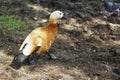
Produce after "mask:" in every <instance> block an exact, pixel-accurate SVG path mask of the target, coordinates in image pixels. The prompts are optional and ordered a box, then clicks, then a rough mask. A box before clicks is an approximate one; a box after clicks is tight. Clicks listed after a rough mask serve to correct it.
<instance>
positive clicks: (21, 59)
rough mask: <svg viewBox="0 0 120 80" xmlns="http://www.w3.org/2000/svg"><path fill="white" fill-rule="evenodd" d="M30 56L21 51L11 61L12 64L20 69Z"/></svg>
mask: <svg viewBox="0 0 120 80" xmlns="http://www.w3.org/2000/svg"><path fill="white" fill-rule="evenodd" d="M27 58H28V56H25V55H24V54H23V53H20V54H18V55H16V56H15V57H14V59H13V61H12V62H11V64H10V66H11V67H12V68H14V69H16V70H18V69H20V68H21V67H22V65H23V64H24V62H25V60H26V59H27Z"/></svg>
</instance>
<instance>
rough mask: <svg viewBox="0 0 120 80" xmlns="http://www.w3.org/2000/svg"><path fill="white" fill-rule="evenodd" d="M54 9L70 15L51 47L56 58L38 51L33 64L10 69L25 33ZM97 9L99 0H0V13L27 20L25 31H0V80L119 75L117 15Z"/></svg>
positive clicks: (117, 79) (95, 79) (87, 79)
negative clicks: (53, 58)
mask: <svg viewBox="0 0 120 80" xmlns="http://www.w3.org/2000/svg"><path fill="white" fill-rule="evenodd" d="M116 1H118V0H116ZM98 3H99V4H98ZM54 10H61V11H63V12H64V13H65V15H67V16H68V17H69V19H68V20H63V21H62V22H61V24H60V25H59V30H58V34H57V37H56V40H55V42H54V44H53V45H52V47H51V49H50V52H51V53H52V54H54V55H56V56H57V57H58V60H49V59H48V57H47V55H46V54H37V55H35V56H34V59H35V61H36V62H37V63H36V64H35V65H24V66H23V67H22V68H21V69H19V70H14V69H12V68H11V67H10V66H9V64H10V63H11V61H12V59H13V57H14V55H15V54H17V52H18V49H19V47H20V45H21V44H22V42H23V40H24V39H25V37H26V36H27V34H28V33H29V32H30V31H31V30H32V29H34V28H36V27H38V26H43V25H46V24H47V20H48V17H49V14H50V12H52V11H54ZM101 11H104V6H103V4H102V2H101V1H100V0H74V1H73V0H24V1H22V0H3V1H0V15H16V16H19V18H20V19H22V20H23V21H26V22H27V23H28V25H29V30H28V31H26V33H25V35H11V34H7V35H2V34H0V80H120V17H117V16H111V17H106V16H104V15H103V14H101ZM0 30H2V29H0Z"/></svg>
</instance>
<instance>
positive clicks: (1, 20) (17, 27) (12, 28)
mask: <svg viewBox="0 0 120 80" xmlns="http://www.w3.org/2000/svg"><path fill="white" fill-rule="evenodd" d="M27 29H28V26H27V23H26V22H24V21H22V20H20V19H17V18H16V17H15V16H11V15H7V16H0V30H2V33H4V34H6V33H12V34H13V33H14V34H16V33H20V32H21V33H22V32H24V31H25V30H27Z"/></svg>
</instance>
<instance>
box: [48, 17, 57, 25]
mask: <svg viewBox="0 0 120 80" xmlns="http://www.w3.org/2000/svg"><path fill="white" fill-rule="evenodd" d="M49 25H55V26H57V23H56V21H55V20H54V19H52V18H50V19H49Z"/></svg>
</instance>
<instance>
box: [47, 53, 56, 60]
mask: <svg viewBox="0 0 120 80" xmlns="http://www.w3.org/2000/svg"><path fill="white" fill-rule="evenodd" d="M46 54H47V55H48V57H49V59H51V60H56V59H57V58H58V57H56V56H55V55H53V54H50V53H49V52H46Z"/></svg>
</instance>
